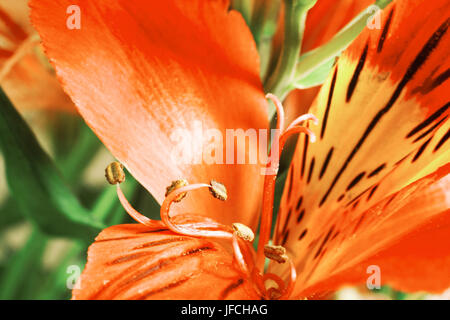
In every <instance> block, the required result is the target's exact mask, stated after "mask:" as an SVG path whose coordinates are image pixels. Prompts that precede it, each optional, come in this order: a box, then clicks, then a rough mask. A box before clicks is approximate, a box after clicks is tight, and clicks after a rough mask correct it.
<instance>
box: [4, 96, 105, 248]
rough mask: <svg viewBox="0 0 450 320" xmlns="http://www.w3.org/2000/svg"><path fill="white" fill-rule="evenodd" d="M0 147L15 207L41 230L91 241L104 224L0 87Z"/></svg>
mask: <svg viewBox="0 0 450 320" xmlns="http://www.w3.org/2000/svg"><path fill="white" fill-rule="evenodd" d="M0 147H1V149H2V150H3V156H4V159H5V168H6V178H7V182H8V185H9V189H10V192H11V195H12V197H13V198H14V199H15V200H16V202H17V204H18V207H19V209H20V210H21V212H22V213H23V214H25V215H26V217H27V218H29V219H30V220H31V221H32V222H33V223H34V224H36V225H37V226H38V227H39V228H40V229H41V230H42V231H43V232H45V233H48V234H52V235H59V236H66V237H75V238H80V239H85V240H92V238H93V237H94V236H95V235H96V234H98V232H99V231H100V230H101V229H103V228H104V225H103V224H102V223H100V222H99V221H98V220H96V219H94V218H93V217H92V216H90V214H89V212H88V211H87V210H86V209H85V208H84V207H83V206H82V205H81V204H80V203H79V201H78V199H77V198H76V197H75V195H74V194H73V193H72V191H71V190H70V189H69V187H68V186H67V185H66V184H65V182H64V180H63V178H62V176H61V175H60V173H59V171H58V170H57V168H56V166H55V165H54V164H53V162H52V160H51V159H50V157H49V156H48V155H47V154H46V153H45V151H43V150H42V148H41V147H40V145H39V143H38V142H37V140H36V137H35V136H34V134H33V132H32V131H31V130H30V128H29V127H28V125H27V124H26V122H25V121H24V120H23V118H22V117H21V116H20V115H19V113H18V112H17V111H16V109H15V108H14V107H13V105H12V104H11V102H10V101H9V99H8V97H7V96H6V95H5V93H4V92H3V90H2V89H1V88H0Z"/></svg>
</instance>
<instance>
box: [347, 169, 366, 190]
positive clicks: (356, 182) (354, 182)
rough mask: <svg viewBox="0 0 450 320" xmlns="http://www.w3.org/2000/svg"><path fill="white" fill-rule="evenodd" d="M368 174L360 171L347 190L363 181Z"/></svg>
mask: <svg viewBox="0 0 450 320" xmlns="http://www.w3.org/2000/svg"><path fill="white" fill-rule="evenodd" d="M365 175H366V172H365V171H364V172H361V173H359V174H358V175H357V176H356V177H355V178H354V179H353V180H352V182H350V183H349V185H348V186H347V189H346V191H349V190H351V189H352V188H353V187H354V186H356V185H357V184H358V182H360V181H361V179H362V178H364V176H365Z"/></svg>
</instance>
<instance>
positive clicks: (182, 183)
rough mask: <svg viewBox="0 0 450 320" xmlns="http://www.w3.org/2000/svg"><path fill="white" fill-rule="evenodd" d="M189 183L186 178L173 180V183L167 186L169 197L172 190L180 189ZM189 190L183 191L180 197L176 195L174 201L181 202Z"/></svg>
mask: <svg viewBox="0 0 450 320" xmlns="http://www.w3.org/2000/svg"><path fill="white" fill-rule="evenodd" d="M188 184H189V182H188V181H187V180H186V179H178V180H175V181H172V184H171V185H170V186H168V187H167V188H166V194H165V196H166V197H167V196H168V195H169V194H170V193H171V192H172V191H174V190H176V189H179V188H181V187H185V186H187V185H188ZM186 195H187V192H184V193H181V194H180V195H179V196H178V197H176V198H175V199H174V200H173V201H174V202H180V201H181V200H183V198H184V197H186Z"/></svg>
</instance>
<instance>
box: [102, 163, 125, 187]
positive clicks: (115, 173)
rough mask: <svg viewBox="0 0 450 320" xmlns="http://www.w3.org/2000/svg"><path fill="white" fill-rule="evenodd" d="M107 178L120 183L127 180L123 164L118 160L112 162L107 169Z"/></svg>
mask: <svg viewBox="0 0 450 320" xmlns="http://www.w3.org/2000/svg"><path fill="white" fill-rule="evenodd" d="M105 177H106V180H108V182H109V183H110V184H113V185H114V184H118V183H122V182H124V181H125V172H124V171H123V165H122V164H121V163H119V162H117V161H114V162H111V163H110V164H109V165H108V166H107V167H106V169H105Z"/></svg>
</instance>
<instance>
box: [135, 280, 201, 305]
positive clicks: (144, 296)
mask: <svg viewBox="0 0 450 320" xmlns="http://www.w3.org/2000/svg"><path fill="white" fill-rule="evenodd" d="M192 276H193V275H189V277H185V278H183V279H179V280H177V281H175V282H172V283H169V284H168V285H166V286H164V287H162V288H159V289H154V290H151V291H150V292H146V293H142V294H140V295H136V296H134V297H131V298H130V299H128V300H146V299H148V298H149V297H151V296H152V295H155V294H157V293H161V292H163V291H166V290H169V289H173V288H176V287H178V286H180V285H182V284H183V283H186V282H187V281H189V279H192Z"/></svg>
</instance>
